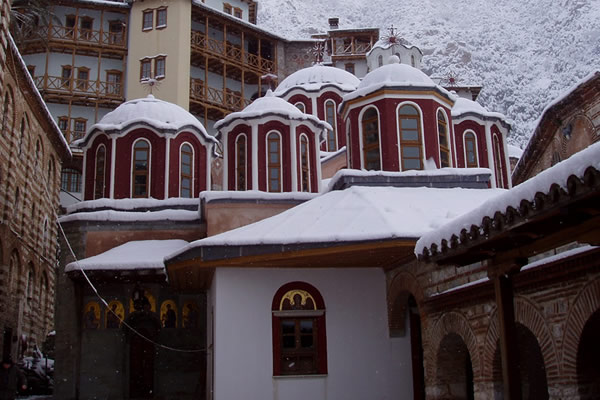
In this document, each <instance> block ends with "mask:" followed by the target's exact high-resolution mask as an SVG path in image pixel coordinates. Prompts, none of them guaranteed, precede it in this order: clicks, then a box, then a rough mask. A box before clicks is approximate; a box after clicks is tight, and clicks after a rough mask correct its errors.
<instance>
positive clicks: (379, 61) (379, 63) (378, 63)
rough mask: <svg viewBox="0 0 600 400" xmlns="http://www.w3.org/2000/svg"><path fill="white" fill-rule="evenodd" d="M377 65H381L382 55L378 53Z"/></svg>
mask: <svg viewBox="0 0 600 400" xmlns="http://www.w3.org/2000/svg"><path fill="white" fill-rule="evenodd" d="M377 66H379V67H382V66H383V56H382V55H381V54H380V55H379V57H377Z"/></svg>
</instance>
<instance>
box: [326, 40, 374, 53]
mask: <svg viewBox="0 0 600 400" xmlns="http://www.w3.org/2000/svg"><path fill="white" fill-rule="evenodd" d="M334 50H335V51H334V54H333V55H334V56H341V55H350V54H365V53H367V52H368V51H369V50H371V43H356V42H354V49H353V47H352V44H351V43H344V44H337V45H336V46H335V48H334Z"/></svg>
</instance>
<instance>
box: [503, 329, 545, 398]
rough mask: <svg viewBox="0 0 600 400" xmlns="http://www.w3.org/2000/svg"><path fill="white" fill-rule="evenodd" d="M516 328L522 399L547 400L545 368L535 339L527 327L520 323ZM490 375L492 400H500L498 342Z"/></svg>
mask: <svg viewBox="0 0 600 400" xmlns="http://www.w3.org/2000/svg"><path fill="white" fill-rule="evenodd" d="M516 328H517V346H518V349H519V365H518V368H519V375H520V377H521V396H522V399H523V400H527V399H535V400H538V399H539V400H547V399H548V381H547V379H546V366H545V364H544V356H543V355H542V350H541V349H540V345H539V343H538V341H537V338H536V337H535V335H534V334H533V333H532V332H531V331H530V330H529V329H528V328H527V327H525V326H524V325H522V324H520V323H516ZM492 373H493V377H494V399H496V400H502V399H504V385H503V382H502V356H501V354H500V340H498V342H497V344H496V351H495V353H494V361H493V368H492Z"/></svg>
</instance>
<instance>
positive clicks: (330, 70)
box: [275, 64, 360, 96]
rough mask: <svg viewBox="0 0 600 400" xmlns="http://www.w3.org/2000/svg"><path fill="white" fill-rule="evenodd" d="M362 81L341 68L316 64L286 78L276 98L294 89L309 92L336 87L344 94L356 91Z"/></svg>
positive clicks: (277, 90) (276, 91)
mask: <svg viewBox="0 0 600 400" xmlns="http://www.w3.org/2000/svg"><path fill="white" fill-rule="evenodd" d="M359 84H360V79H358V78H357V77H356V76H354V75H353V74H351V73H350V72H348V71H345V70H343V69H341V68H335V67H329V66H325V65H323V64H315V65H313V66H312V67H308V68H303V69H301V70H298V71H296V72H294V73H293V74H291V75H290V76H288V77H287V78H285V79H284V80H283V81H282V82H281V83H280V84H279V86H277V89H276V90H275V95H276V96H284V95H285V94H286V93H287V92H289V91H290V90H292V89H296V88H300V89H303V90H305V91H307V92H313V91H318V90H320V89H321V88H323V87H324V86H334V87H336V88H338V89H340V90H342V91H344V92H351V91H353V90H356V88H357V87H358V85H359Z"/></svg>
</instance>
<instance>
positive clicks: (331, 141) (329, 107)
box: [325, 100, 337, 151]
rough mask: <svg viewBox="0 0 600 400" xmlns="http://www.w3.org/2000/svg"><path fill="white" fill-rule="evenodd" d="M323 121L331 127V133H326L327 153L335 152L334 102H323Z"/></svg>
mask: <svg viewBox="0 0 600 400" xmlns="http://www.w3.org/2000/svg"><path fill="white" fill-rule="evenodd" d="M325 120H326V121H327V123H328V124H329V125H331V127H332V128H333V130H332V131H330V130H328V131H327V151H336V150H337V126H336V123H335V120H336V116H335V102H334V101H333V100H327V101H325Z"/></svg>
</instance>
